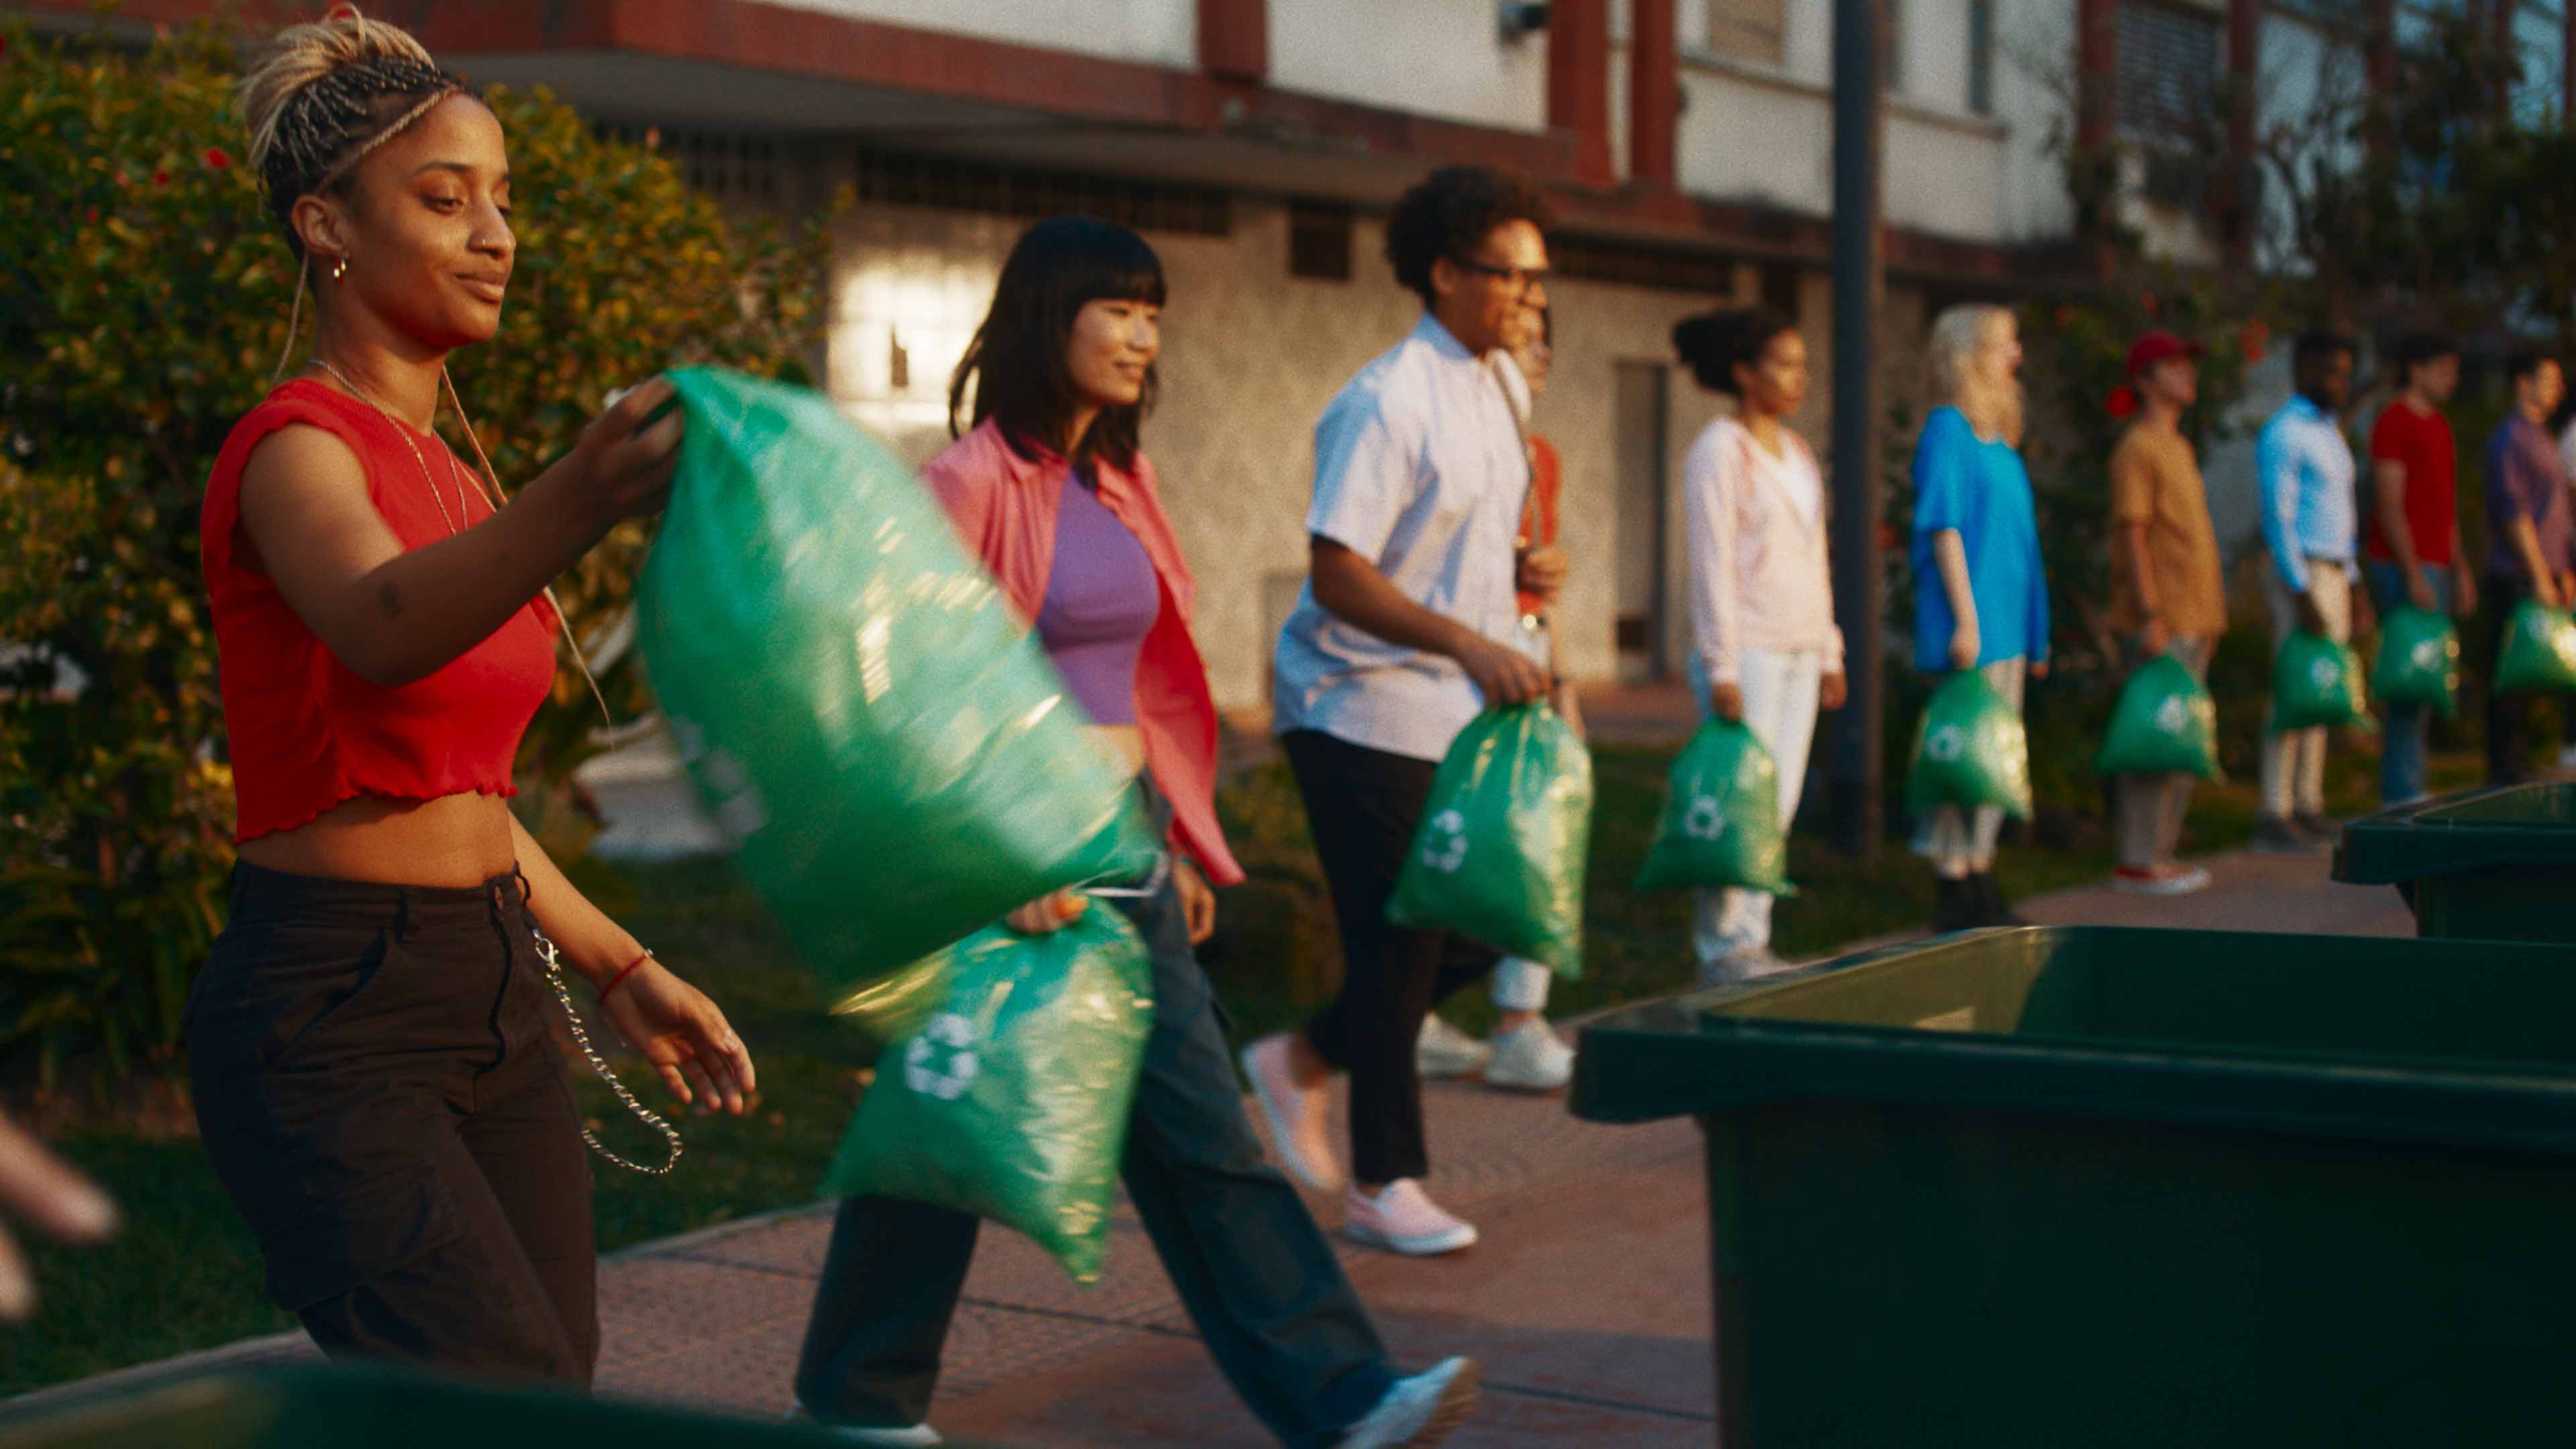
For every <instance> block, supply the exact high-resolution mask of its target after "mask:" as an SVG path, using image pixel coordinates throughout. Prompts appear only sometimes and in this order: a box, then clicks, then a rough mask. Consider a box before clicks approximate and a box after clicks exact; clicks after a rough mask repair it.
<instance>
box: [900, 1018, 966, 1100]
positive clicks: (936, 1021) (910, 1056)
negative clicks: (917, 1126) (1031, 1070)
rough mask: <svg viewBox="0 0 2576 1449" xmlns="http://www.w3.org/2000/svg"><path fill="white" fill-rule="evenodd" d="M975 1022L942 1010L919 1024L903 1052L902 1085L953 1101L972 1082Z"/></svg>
mask: <svg viewBox="0 0 2576 1449" xmlns="http://www.w3.org/2000/svg"><path fill="white" fill-rule="evenodd" d="M975 1037H976V1032H975V1023H974V1022H972V1021H969V1020H968V1019H966V1018H965V1017H962V1016H959V1015H958V1014H957V1013H955V1012H953V1011H943V1012H941V1013H939V1014H938V1015H937V1016H934V1017H932V1018H931V1019H930V1021H929V1024H928V1025H926V1026H924V1027H922V1029H921V1035H919V1036H916V1037H914V1038H913V1039H912V1045H911V1046H909V1047H906V1048H905V1049H904V1053H903V1084H904V1085H905V1086H907V1087H910V1088H911V1089H913V1090H914V1091H916V1092H919V1093H920V1094H921V1095H923V1096H925V1097H936V1098H938V1099H939V1100H940V1101H943V1102H954V1101H956V1100H957V1099H958V1098H960V1097H962V1096H965V1095H966V1089H967V1088H969V1087H971V1086H973V1085H975V1073H976V1070H977V1069H978V1068H979V1067H980V1066H981V1065H982V1063H981V1062H980V1061H978V1060H977V1058H976V1055H975V1051H974V1047H975Z"/></svg>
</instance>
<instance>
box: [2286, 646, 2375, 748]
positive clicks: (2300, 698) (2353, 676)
mask: <svg viewBox="0 0 2576 1449" xmlns="http://www.w3.org/2000/svg"><path fill="white" fill-rule="evenodd" d="M2370 722H2371V720H2370V699H2369V696H2368V695H2367V694H2365V693H2364V692H2363V686H2362V679H2361V656H2360V655H2358V654H2355V653H2353V652H2352V646H2350V645H2348V644H2338V643H2336V642H2335V641H2333V640H2332V639H2329V638H2327V637H2326V636H2325V635H2323V634H2316V633H2311V632H2309V631H2308V630H2305V629H2298V630H2294V631H2292V632H2291V634H2290V637H2289V638H2287V639H2284V640H2282V641H2281V652H2280V655H2279V656H2278V657H2277V658H2276V659H2274V661H2273V663H2272V717H2271V720H2270V722H2269V723H2268V724H2267V725H2266V726H2265V728H2266V729H2267V730H2268V731H2269V732H2270V733H2273V734H2280V733H2283V732H2284V731H2288V730H2305V729H2316V728H2319V727H2321V726H2323V727H2332V728H2341V727H2343V726H2346V725H2360V726H2368V725H2369V724H2370Z"/></svg>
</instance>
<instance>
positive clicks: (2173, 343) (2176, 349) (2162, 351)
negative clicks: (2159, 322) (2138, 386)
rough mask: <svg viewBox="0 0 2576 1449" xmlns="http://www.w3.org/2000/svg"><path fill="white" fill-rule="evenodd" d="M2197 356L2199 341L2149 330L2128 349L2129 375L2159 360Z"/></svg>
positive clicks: (2132, 375)
mask: <svg viewBox="0 0 2576 1449" xmlns="http://www.w3.org/2000/svg"><path fill="white" fill-rule="evenodd" d="M2198 356H2200V344H2199V343H2197V342H2185V341H2183V340H2182V339H2181V338H2179V337H2176V336H2175V335H2173V334H2172V333H2170V332H2150V333H2148V334H2147V335H2146V336H2144V337H2141V338H2139V339H2138V340H2137V343H2136V345H2134V346H2132V347H2131V348H2130V349H2129V376H2131V377H2136V376H2137V375H2138V374H2140V373H2142V372H2145V371H2146V370H2147V369H2148V368H2150V367H2153V366H2155V365H2156V364H2157V363H2159V362H2170V361H2172V360H2173V359H2174V358H2177V357H2198Z"/></svg>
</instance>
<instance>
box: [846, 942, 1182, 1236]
mask: <svg viewBox="0 0 2576 1449" xmlns="http://www.w3.org/2000/svg"><path fill="white" fill-rule="evenodd" d="M926 964H932V965H934V966H935V969H934V970H933V971H932V973H931V974H932V975H933V977H934V978H935V979H937V980H939V981H940V982H942V983H943V987H944V989H943V991H942V993H941V997H940V1000H939V1002H938V1004H937V1006H936V1007H935V1008H934V1009H933V1010H932V1011H931V1012H930V1013H929V1015H928V1018H927V1019H926V1020H924V1021H923V1022H922V1023H921V1024H920V1026H919V1027H918V1029H917V1030H915V1031H913V1032H911V1033H910V1034H908V1035H905V1036H901V1037H897V1038H896V1039H895V1040H894V1041H893V1042H892V1043H890V1044H889V1045H888V1046H887V1047H886V1050H885V1052H884V1054H883V1055H882V1056H880V1057H879V1058H878V1059H877V1074H876V1080H875V1081H874V1082H873V1083H872V1084H870V1086H869V1087H868V1091H867V1095H866V1096H865V1097H863V1098H861V1099H860V1101H859V1110H858V1114H857V1115H856V1116H854V1117H852V1118H851V1119H850V1128H849V1131H848V1132H847V1133H846V1134H845V1135H844V1136H843V1137H842V1139H841V1149H840V1151H839V1152H838V1153H837V1154H835V1155H834V1157H833V1160H832V1169H831V1172H830V1175H829V1176H828V1177H827V1179H826V1186H827V1187H828V1188H829V1190H831V1191H832V1192H836V1193H840V1194H843V1195H847V1196H857V1195H863V1194H875V1195H879V1196H883V1197H896V1198H903V1199H905V1200H907V1201H911V1202H924V1203H931V1204H934V1205H936V1206H939V1207H947V1208H955V1209H957V1210H958V1211H960V1212H968V1213H973V1214H975V1215H976V1216H978V1217H983V1218H989V1219H991V1220H992V1221H994V1222H997V1223H1000V1224H1002V1225H1003V1226H1004V1227H1008V1228H1014V1229H1017V1230H1018V1231H1020V1232H1022V1233H1025V1234H1027V1235H1028V1236H1029V1237H1030V1238H1031V1239H1033V1240H1035V1241H1036V1242H1037V1244H1038V1245H1039V1246H1040V1247H1043V1248H1045V1249H1046V1250H1047V1251H1048V1252H1050V1253H1053V1254H1054V1255H1055V1256H1056V1259H1057V1261H1059V1262H1061V1263H1063V1264H1064V1267H1065V1271H1066V1272H1068V1273H1071V1274H1072V1275H1073V1276H1074V1278H1075V1279H1076V1280H1077V1281H1080V1282H1084V1283H1089V1282H1093V1281H1095V1280H1097V1279H1098V1278H1099V1276H1100V1261H1101V1255H1102V1252H1103V1250H1104V1249H1105V1248H1106V1246H1107V1242H1108V1236H1109V1211H1110V1206H1111V1204H1112V1202H1113V1201H1114V1200H1115V1198H1116V1195H1117V1188H1118V1164H1119V1159H1120V1156H1121V1154H1123V1153H1124V1152H1125V1151H1126V1144H1127V1120H1128V1115H1129V1113H1130V1111H1131V1110H1132V1109H1133V1108H1134V1106H1135V1102H1136V1080H1137V1075H1138V1072H1139V1071H1140V1069H1141V1067H1142V1064H1143V1061H1144V1054H1145V1039H1146V1037H1147V1036H1149V1035H1151V1034H1152V1031H1153V1027H1154V1002H1153V967H1152V964H1151V962H1150V961H1149V960H1148V958H1147V956H1146V952H1145V943H1144V941H1143V939H1142V938H1140V937H1139V936H1138V935H1137V934H1136V929H1135V927H1133V926H1131V925H1129V924H1128V923H1127V918H1126V917H1124V916H1122V915H1120V914H1119V913H1118V912H1117V911H1115V910H1112V909H1110V908H1109V907H1107V906H1105V905H1102V904H1101V903H1099V902H1097V901H1095V902H1093V903H1092V904H1091V906H1090V908H1089V909H1088V910H1085V911H1084V912H1083V913H1082V914H1081V915H1080V916H1079V917H1077V918H1075V919H1074V920H1073V921H1072V922H1071V923H1070V924H1068V925H1066V926H1065V927H1064V929H1062V930H1060V931H1056V932H1054V933H1052V934H1049V935H1044V936H1023V935H1021V934H1019V933H1018V932H1016V931H1013V930H1011V929H1010V928H1009V927H1007V926H993V927H988V928H987V929H985V930H982V931H979V932H977V933H976V934H975V935H973V936H970V937H968V938H967V939H966V940H964V941H961V942H959V943H958V944H956V945H954V946H952V947H950V948H948V950H947V951H945V952H944V953H942V954H941V956H940V957H937V958H934V961H933V963H926Z"/></svg>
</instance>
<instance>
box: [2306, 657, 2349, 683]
mask: <svg viewBox="0 0 2576 1449" xmlns="http://www.w3.org/2000/svg"><path fill="white" fill-rule="evenodd" d="M2308 682H2309V683H2310V684H2313V685H2315V686H2316V687H2317V688H2319V689H2332V688H2334V687H2335V686H2336V685H2338V684H2341V683H2342V682H2343V666H2342V665H2341V664H2339V663H2337V662H2335V661H2334V660H2332V659H2320V660H2318V661H2317V662H2316V663H2314V664H2311V665H2309V666H2308Z"/></svg>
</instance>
